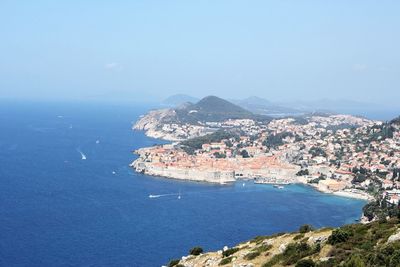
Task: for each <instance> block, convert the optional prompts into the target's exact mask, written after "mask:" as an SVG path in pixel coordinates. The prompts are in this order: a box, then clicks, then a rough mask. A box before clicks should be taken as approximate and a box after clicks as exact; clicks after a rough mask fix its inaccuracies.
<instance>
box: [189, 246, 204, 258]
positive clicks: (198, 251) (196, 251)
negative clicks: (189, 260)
mask: <svg viewBox="0 0 400 267" xmlns="http://www.w3.org/2000/svg"><path fill="white" fill-rule="evenodd" d="M201 253H203V249H202V248H201V247H194V248H192V249H191V250H190V251H189V254H190V255H195V256H197V255H200V254H201Z"/></svg>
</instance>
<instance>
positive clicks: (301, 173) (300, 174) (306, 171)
mask: <svg viewBox="0 0 400 267" xmlns="http://www.w3.org/2000/svg"><path fill="white" fill-rule="evenodd" d="M303 175H310V172H309V171H308V169H305V170H300V171H298V172H297V173H296V176H303Z"/></svg>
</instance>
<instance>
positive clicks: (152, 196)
mask: <svg viewBox="0 0 400 267" xmlns="http://www.w3.org/2000/svg"><path fill="white" fill-rule="evenodd" d="M157 197H160V196H159V195H149V198H157Z"/></svg>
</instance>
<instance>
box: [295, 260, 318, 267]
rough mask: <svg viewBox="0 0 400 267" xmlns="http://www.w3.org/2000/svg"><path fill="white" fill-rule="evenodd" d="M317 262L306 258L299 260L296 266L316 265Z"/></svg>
mask: <svg viewBox="0 0 400 267" xmlns="http://www.w3.org/2000/svg"><path fill="white" fill-rule="evenodd" d="M314 266H315V263H314V261H313V260H311V259H304V260H299V261H298V262H297V263H296V265H295V267H314Z"/></svg>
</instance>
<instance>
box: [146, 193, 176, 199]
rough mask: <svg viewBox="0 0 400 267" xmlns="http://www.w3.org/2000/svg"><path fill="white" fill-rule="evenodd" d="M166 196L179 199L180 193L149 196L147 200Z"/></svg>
mask: <svg viewBox="0 0 400 267" xmlns="http://www.w3.org/2000/svg"><path fill="white" fill-rule="evenodd" d="M167 196H178V199H181V194H180V193H172V194H161V195H152V194H150V195H149V198H159V197H167Z"/></svg>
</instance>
